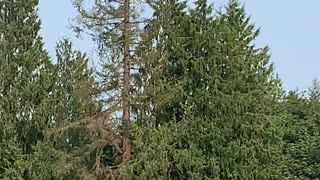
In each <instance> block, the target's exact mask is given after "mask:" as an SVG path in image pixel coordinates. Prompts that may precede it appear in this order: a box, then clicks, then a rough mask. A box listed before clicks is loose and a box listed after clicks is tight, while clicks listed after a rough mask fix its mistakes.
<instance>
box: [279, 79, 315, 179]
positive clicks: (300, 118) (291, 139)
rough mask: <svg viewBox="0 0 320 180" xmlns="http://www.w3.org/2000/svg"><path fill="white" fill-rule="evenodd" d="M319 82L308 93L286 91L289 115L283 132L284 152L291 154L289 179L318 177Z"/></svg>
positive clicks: (285, 104)
mask: <svg viewBox="0 0 320 180" xmlns="http://www.w3.org/2000/svg"><path fill="white" fill-rule="evenodd" d="M319 90H320V88H319V82H318V81H317V80H315V81H314V82H313V86H312V87H311V88H310V89H309V97H308V98H307V97H305V96H301V95H299V94H298V93H296V92H289V94H288V95H287V97H286V101H285V103H284V106H285V109H286V111H287V113H288V115H289V117H288V120H287V123H286V134H285V136H284V142H285V143H286V145H285V149H284V150H285V153H286V154H288V155H289V157H290V160H291V161H290V164H289V169H288V170H289V175H288V177H289V179H317V178H319V177H320V174H319V167H320V164H319V162H320V161H319V152H318V150H319V143H320V142H319V140H320V137H319V133H320V131H319V118H320V117H319V115H320V114H319V108H320V101H319V100H320V99H319Z"/></svg>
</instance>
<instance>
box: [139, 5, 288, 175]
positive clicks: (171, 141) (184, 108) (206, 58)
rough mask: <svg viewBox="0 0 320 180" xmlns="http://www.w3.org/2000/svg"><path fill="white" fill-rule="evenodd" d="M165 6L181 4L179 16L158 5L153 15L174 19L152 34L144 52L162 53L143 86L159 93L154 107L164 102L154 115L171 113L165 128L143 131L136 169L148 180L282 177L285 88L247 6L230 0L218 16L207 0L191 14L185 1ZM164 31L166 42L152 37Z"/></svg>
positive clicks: (151, 105)
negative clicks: (258, 44) (257, 44)
mask: <svg viewBox="0 0 320 180" xmlns="http://www.w3.org/2000/svg"><path fill="white" fill-rule="evenodd" d="M161 3H162V2H161ZM170 3H172V4H170ZM159 6H161V7H166V6H169V7H171V8H175V9H179V8H177V7H182V8H180V9H179V10H176V11H170V12H171V13H175V14H174V15H172V14H170V13H168V12H169V11H167V10H168V8H167V9H166V8H159V10H158V11H157V10H156V11H155V13H154V15H155V17H154V21H158V22H159V21H160V20H163V19H165V18H167V22H170V24H169V25H172V26H169V25H168V26H165V25H163V26H161V28H158V29H159V30H160V31H158V32H159V33H158V34H157V33H155V35H154V36H153V37H151V38H149V39H147V40H146V41H147V42H149V44H148V43H146V44H148V45H149V48H151V50H153V51H149V49H148V50H147V51H146V52H145V53H144V54H149V55H150V56H153V57H155V58H150V59H151V60H154V61H153V62H150V63H148V64H146V65H147V66H145V67H143V68H144V69H142V70H143V72H145V71H147V72H149V74H148V73H146V75H145V76H144V77H142V78H141V79H142V81H140V82H141V84H142V87H143V88H141V89H142V90H143V91H145V92H149V90H152V91H151V93H156V94H154V95H153V96H151V98H153V99H148V98H147V97H146V98H147V101H146V104H145V105H146V106H147V107H148V108H147V109H148V111H149V109H151V110H153V109H154V108H155V107H156V108H158V111H156V112H157V113H155V114H152V115H153V116H155V117H156V118H155V119H159V118H158V117H160V118H161V117H163V115H166V114H167V115H169V116H166V117H165V118H163V120H164V121H161V122H160V123H158V124H160V125H161V126H160V127H159V126H156V127H157V128H155V129H151V130H149V129H146V130H144V131H143V130H142V131H138V133H141V134H142V135H141V136H142V137H141V139H139V138H137V140H136V146H135V148H136V149H135V150H136V152H137V157H136V159H139V161H138V162H139V163H137V166H135V167H136V170H137V172H138V173H137V174H139V175H140V176H141V177H142V178H143V179H150V178H156V179H157V178H163V177H170V178H172V179H184V178H186V179H214V178H215V179H277V178H281V173H282V170H283V169H282V167H281V164H280V162H281V161H282V160H283V159H282V154H281V151H280V150H281V141H280V140H281V139H280V133H279V129H278V128H277V126H278V123H281V120H282V117H281V116H282V114H280V113H279V112H278V111H277V110H276V109H277V104H278V101H279V100H280V99H279V98H280V97H281V88H280V86H279V85H280V84H279V82H278V80H277V79H276V78H275V76H274V74H273V67H272V65H271V64H270V63H269V55H268V48H256V47H255V46H254V44H253V41H254V39H255V38H256V37H257V36H258V35H259V30H256V29H255V28H254V26H253V25H252V24H250V19H249V18H247V17H246V15H245V11H244V8H242V7H241V5H240V4H239V3H238V2H237V1H230V3H229V4H228V6H227V7H226V11H225V12H220V13H218V14H216V15H214V16H213V15H212V8H211V6H208V5H207V2H206V1H205V0H201V1H197V4H196V8H195V9H194V10H191V11H189V13H184V12H185V9H184V8H183V6H184V7H185V5H184V4H183V3H182V4H181V3H179V2H173V1H170V2H168V3H167V2H166V3H162V4H160V5H159ZM162 10H163V11H162ZM161 15H168V16H164V17H165V18H163V16H162V17H161ZM158 16H159V17H158ZM164 27H169V28H168V29H166V28H164ZM151 28H152V27H151ZM154 31H155V32H157V31H156V30H154ZM159 36H160V38H162V40H163V39H165V41H162V42H164V44H163V43H162V44H160V43H159V44H157V43H154V41H152V40H154V39H156V40H158V39H160V38H159ZM152 38H154V39H152ZM155 42H157V41H155ZM157 45H159V46H157ZM144 48H146V47H144ZM150 52H151V53H150ZM153 53H154V54H153ZM160 53H162V54H163V55H165V56H160V55H159V54H160ZM147 57H148V56H147ZM163 57H165V58H167V59H166V60H162V59H161V58H163ZM157 58H159V59H157ZM146 59H148V58H146ZM157 61H158V62H157ZM152 63H158V64H157V66H155V67H156V68H154V69H155V70H156V72H158V71H157V70H158V69H157V68H158V67H160V66H161V67H164V70H161V71H162V76H161V75H160V76H159V78H158V79H160V80H158V81H161V80H162V82H163V81H165V82H166V83H165V84H163V83H162V84H157V83H153V82H152V80H155V79H156V78H153V77H152V75H153V74H152V71H153V69H147V68H150V67H152ZM162 63H163V64H162ZM150 73H151V74H150ZM158 75H159V74H158ZM146 80H148V81H149V82H148V81H146ZM146 82H147V83H146ZM152 83H153V84H152ZM145 85H148V86H145ZM151 85H153V87H151ZM168 92H170V93H168ZM162 93H163V94H165V95H164V96H162ZM159 97H161V98H159ZM159 99H161V101H158V100H159ZM140 104H141V103H140ZM140 104H138V105H140ZM159 105H160V106H159ZM140 111H141V112H143V110H140ZM145 114H147V116H148V115H149V114H150V113H149V112H147V113H145ZM167 122H169V123H167Z"/></svg>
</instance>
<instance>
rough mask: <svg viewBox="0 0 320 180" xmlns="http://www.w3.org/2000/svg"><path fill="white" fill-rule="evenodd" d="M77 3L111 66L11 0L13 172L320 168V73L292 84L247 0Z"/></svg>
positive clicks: (180, 173)
mask: <svg viewBox="0 0 320 180" xmlns="http://www.w3.org/2000/svg"><path fill="white" fill-rule="evenodd" d="M72 2H73V5H74V7H75V9H76V10H77V13H78V14H77V17H76V19H75V21H74V23H73V26H72V29H73V30H74V31H75V33H77V34H78V35H83V34H85V35H89V36H90V37H91V38H92V40H93V41H94V43H95V45H96V53H97V57H98V58H99V60H94V61H99V62H100V67H101V68H100V70H95V69H93V68H92V67H90V65H89V63H90V61H92V59H90V58H89V57H88V56H87V55H86V54H85V53H83V52H81V51H80V50H76V49H74V47H73V45H72V42H71V41H70V40H69V39H61V40H60V41H59V42H58V43H57V45H56V56H55V57H50V56H49V54H48V53H47V51H46V50H45V49H44V47H43V39H42V37H41V36H40V35H39V30H40V29H41V21H40V19H39V17H38V14H37V7H38V0H28V1H24V0H1V1H0V27H1V28H0V69H1V70H0V179H5V180H6V179H8V180H11V179H17V180H19V179H21V180H22V179H23V180H28V179H30V180H31V179H32V180H33V179H40V180H41V179H43V180H47V179H63V180H73V179H87V180H90V179H98V180H103V179H146V180H147V179H216V180H219V179H221V180H228V179H230V180H236V179H239V180H240V179H241V180H242V179H248V180H251V179H252V180H272V179H274V180H276V179H277V180H278V179H279V180H282V179H288V180H289V179H290V180H299V179H301V180H302V179H303V180H307V179H319V178H320V151H319V147H320V128H319V127H320V83H319V82H318V81H317V80H314V82H313V84H312V86H311V87H310V88H309V90H308V91H307V92H298V91H284V90H283V88H282V86H281V79H280V78H279V77H278V76H277V74H276V73H275V72H274V66H273V64H272V63H271V62H270V52H269V49H268V47H267V46H265V47H257V46H256V45H255V44H254V42H255V39H256V38H257V37H258V36H259V31H260V29H259V28H256V27H255V26H254V25H253V24H252V22H251V20H250V17H249V16H248V15H247V14H246V12H245V9H244V7H243V6H242V4H241V3H239V2H238V1H236V0H230V1H229V2H228V3H227V4H226V5H225V6H224V8H218V7H215V6H213V5H211V4H210V3H209V2H208V1H207V0H198V1H195V2H194V4H193V5H190V3H188V1H178V0H161V1H160V0H146V1H133V0H108V1H106V0H95V1H94V3H92V4H91V5H92V6H89V5H88V4H86V3H85V2H84V1H83V0H72ZM146 7H147V8H148V9H149V11H150V12H152V13H151V15H150V16H149V17H146V14H148V13H144V12H143V8H146ZM54 59H55V60H56V62H54Z"/></svg>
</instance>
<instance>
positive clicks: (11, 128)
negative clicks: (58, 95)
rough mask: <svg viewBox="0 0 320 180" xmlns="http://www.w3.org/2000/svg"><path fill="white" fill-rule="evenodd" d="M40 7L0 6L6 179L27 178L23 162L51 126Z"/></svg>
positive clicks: (0, 173)
mask: <svg viewBox="0 0 320 180" xmlns="http://www.w3.org/2000/svg"><path fill="white" fill-rule="evenodd" d="M37 4H38V1H37V0H31V1H28V2H27V1H22V0H17V1H11V0H3V1H1V2H0V13H1V14H0V26H1V29H0V60H1V62H0V68H1V73H0V82H1V84H0V106H1V115H0V116H1V123H0V124H1V133H0V139H1V140H0V142H1V150H0V152H1V153H0V154H1V156H0V164H1V167H0V177H1V178H2V179H22V177H23V178H28V177H29V175H30V173H31V172H30V171H29V170H28V169H25V166H28V165H24V164H26V163H28V160H29V159H30V158H31V155H32V153H33V148H32V146H33V145H36V144H37V142H38V141H41V140H42V139H43V131H44V130H45V129H46V125H47V124H48V123H49V119H48V116H46V115H47V112H46V102H47V96H48V93H49V92H50V87H51V81H50V78H49V76H50V75H51V74H50V73H51V71H50V67H51V63H50V62H49V58H48V56H47V53H46V52H45V51H44V50H43V48H42V42H41V41H42V39H41V37H40V36H39V35H38V31H39V29H40V21H39V19H38V17H37V13H36V6H37ZM23 160H26V161H23Z"/></svg>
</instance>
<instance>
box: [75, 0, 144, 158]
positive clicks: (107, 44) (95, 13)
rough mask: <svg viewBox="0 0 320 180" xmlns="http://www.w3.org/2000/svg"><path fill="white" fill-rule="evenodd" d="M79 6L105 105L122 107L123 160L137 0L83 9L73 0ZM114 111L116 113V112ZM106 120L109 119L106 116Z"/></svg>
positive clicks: (82, 29)
mask: <svg viewBox="0 0 320 180" xmlns="http://www.w3.org/2000/svg"><path fill="white" fill-rule="evenodd" d="M73 2H74V5H75V7H76V8H77V10H78V13H79V15H78V23H79V26H77V27H75V30H76V31H78V32H85V33H87V34H89V35H91V36H92V38H93V39H94V41H95V42H96V43H97V45H98V50H99V52H100V53H99V54H100V57H101V59H102V68H103V70H102V72H101V73H100V75H101V79H102V83H103V85H104V90H105V91H104V92H105V93H106V95H105V97H107V100H106V106H107V107H111V108H110V109H119V108H117V106H119V105H121V108H120V109H121V111H122V113H121V114H122V118H121V124H122V129H123V130H122V131H123V133H122V135H123V142H122V145H121V146H122V153H121V154H122V159H123V162H126V161H127V160H128V159H129V157H130V143H129V142H128V139H129V124H130V120H131V118H130V112H131V105H130V101H131V98H130V96H131V89H132V88H131V73H130V69H131V68H132V66H134V62H133V51H134V48H135V46H136V45H135V44H136V43H137V42H138V38H137V37H138V34H139V24H140V23H141V22H142V21H140V20H139V14H138V11H137V8H138V7H139V4H140V2H134V1H130V0H110V1H104V0H98V1H95V3H94V5H93V7H92V8H91V9H89V10H88V9H86V8H85V6H84V4H83V1H82V0H74V1H73ZM117 112H118V113H114V114H115V115H119V111H117ZM107 121H109V120H107Z"/></svg>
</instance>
